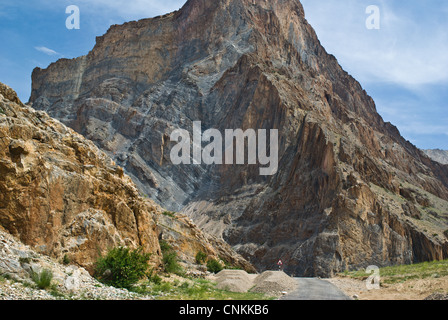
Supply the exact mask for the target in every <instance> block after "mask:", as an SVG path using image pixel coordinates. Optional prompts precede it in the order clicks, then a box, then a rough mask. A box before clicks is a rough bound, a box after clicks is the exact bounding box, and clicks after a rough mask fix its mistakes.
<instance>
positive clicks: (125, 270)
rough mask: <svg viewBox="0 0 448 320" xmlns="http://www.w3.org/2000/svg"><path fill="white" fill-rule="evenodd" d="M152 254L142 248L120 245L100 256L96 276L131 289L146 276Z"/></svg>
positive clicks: (118, 286)
mask: <svg viewBox="0 0 448 320" xmlns="http://www.w3.org/2000/svg"><path fill="white" fill-rule="evenodd" d="M149 257H150V254H149V253H142V249H141V248H139V249H135V250H130V249H129V248H124V247H118V248H114V249H112V250H110V251H109V252H108V253H107V255H106V256H105V257H102V256H101V257H100V258H99V259H98V260H97V262H96V264H95V278H96V279H97V280H98V281H100V282H102V283H104V284H106V285H110V286H113V287H116V288H125V289H130V288H132V286H133V285H134V284H136V283H137V282H138V281H139V280H140V279H142V278H143V277H145V276H146V272H147V271H148V267H149V264H148V260H149Z"/></svg>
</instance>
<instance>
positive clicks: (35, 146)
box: [0, 83, 253, 273]
mask: <svg viewBox="0 0 448 320" xmlns="http://www.w3.org/2000/svg"><path fill="white" fill-rule="evenodd" d="M0 145H1V147H0V155H1V157H0V159H1V160H0V230H4V231H7V232H8V233H10V234H11V235H13V236H14V237H16V238H17V239H19V240H20V241H22V242H23V243H24V244H26V245H29V246H30V247H32V248H34V250H36V251H37V252H38V253H40V254H44V255H47V256H50V257H53V258H55V259H57V260H59V261H60V260H61V259H62V258H64V257H65V258H66V259H68V260H69V261H71V262H72V263H73V264H75V265H78V266H80V267H84V268H85V269H87V270H88V271H90V272H91V271H92V269H93V263H94V262H95V261H96V259H97V258H98V256H99V254H100V253H102V254H104V253H105V252H106V251H107V250H109V249H110V248H113V247H117V246H126V247H131V248H136V247H142V248H143V250H144V251H145V252H148V253H152V255H151V259H152V265H153V267H156V268H157V267H158V266H159V264H160V261H161V251H160V246H159V239H164V240H166V241H168V242H170V243H171V244H173V245H174V244H175V245H176V246H175V249H177V250H178V252H179V254H180V253H181V255H180V258H181V260H182V261H183V262H184V263H187V264H189V265H191V266H192V265H193V264H194V262H195V255H196V254H197V253H198V252H199V251H202V252H204V253H206V254H208V255H209V256H210V257H214V258H216V259H219V258H223V259H225V260H226V261H229V262H231V263H233V264H234V265H238V266H240V267H242V268H245V269H247V270H253V267H252V266H251V265H250V264H249V263H247V261H245V260H244V259H242V258H241V257H240V256H238V255H237V254H236V253H235V252H233V251H232V250H231V249H230V248H229V246H228V245H227V244H225V243H223V242H222V241H219V240H216V241H214V240H213V239H212V238H211V237H209V236H205V235H204V234H203V233H202V232H201V231H200V230H199V229H198V228H197V227H196V226H195V225H194V224H193V223H191V222H190V221H189V220H188V219H186V218H183V217H182V216H176V215H174V214H171V215H170V216H166V215H164V214H163V213H164V210H163V209H162V208H161V207H159V206H158V205H156V204H155V203H154V202H153V201H152V200H149V199H144V198H143V197H141V196H140V194H139V191H138V190H137V188H136V186H135V185H134V183H133V182H132V181H131V179H130V178H129V177H128V176H127V175H125V174H124V172H123V169H122V168H121V167H119V166H117V165H116V164H115V163H114V162H113V161H112V160H111V159H110V158H109V157H108V156H107V155H106V154H105V153H103V152H102V151H100V150H99V149H98V148H97V147H96V146H95V145H94V144H93V143H92V142H90V141H88V140H86V139H85V138H84V137H83V136H81V135H79V134H78V133H76V132H74V131H73V130H72V129H69V128H67V127H66V126H65V125H63V124H62V123H60V122H59V121H57V120H54V119H52V118H50V117H49V116H48V115H47V114H46V113H45V112H43V111H35V110H34V109H32V108H30V107H28V106H26V105H23V104H22V103H21V102H20V101H19V99H18V98H17V96H16V93H15V92H14V91H13V90H12V89H10V88H9V87H7V86H5V85H3V84H1V83H0ZM209 238H210V239H209ZM193 267H194V266H193ZM1 270H2V268H1V267H0V271H1ZM0 273H2V272H0Z"/></svg>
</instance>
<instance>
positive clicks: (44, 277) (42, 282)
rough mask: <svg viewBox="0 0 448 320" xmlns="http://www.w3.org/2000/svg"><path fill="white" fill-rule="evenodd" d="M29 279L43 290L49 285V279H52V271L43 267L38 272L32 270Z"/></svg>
mask: <svg viewBox="0 0 448 320" xmlns="http://www.w3.org/2000/svg"><path fill="white" fill-rule="evenodd" d="M31 279H32V280H33V282H34V283H35V284H36V286H37V287H38V288H39V289H41V290H45V289H47V288H50V286H51V281H53V272H51V271H50V270H48V269H44V270H42V271H41V272H39V273H37V272H32V273H31Z"/></svg>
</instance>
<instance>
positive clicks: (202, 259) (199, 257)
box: [196, 251, 207, 264]
mask: <svg viewBox="0 0 448 320" xmlns="http://www.w3.org/2000/svg"><path fill="white" fill-rule="evenodd" d="M206 260H207V254H206V253H204V252H202V251H199V252H198V253H197V254H196V263H197V264H203V263H204V262H205V261H206Z"/></svg>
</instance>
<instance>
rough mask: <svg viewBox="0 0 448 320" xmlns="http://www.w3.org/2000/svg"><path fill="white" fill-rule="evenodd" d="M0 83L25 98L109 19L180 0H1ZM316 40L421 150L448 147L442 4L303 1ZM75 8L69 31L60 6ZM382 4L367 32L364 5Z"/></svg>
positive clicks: (136, 15)
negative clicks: (44, 73)
mask: <svg viewBox="0 0 448 320" xmlns="http://www.w3.org/2000/svg"><path fill="white" fill-rule="evenodd" d="M0 2H1V4H0V39H2V45H1V46H0V81H1V82H4V83H6V84H8V85H9V86H11V87H12V88H14V89H15V90H16V91H17V92H18V94H19V96H20V98H21V99H22V100H23V101H28V98H29V96H30V90H31V72H32V70H33V69H34V68H35V67H36V66H39V67H41V68H46V67H47V66H48V65H49V64H50V63H51V62H54V61H56V60H57V59H59V58H74V57H78V56H80V55H85V54H87V53H88V52H89V50H91V49H92V48H93V46H94V44H95V37H96V36H100V35H102V34H104V33H105V32H106V31H107V29H108V28H109V26H110V25H111V24H121V23H123V22H126V21H130V20H138V19H141V18H148V17H153V16H156V15H160V14H165V13H168V12H171V11H173V10H177V9H179V8H180V7H182V5H183V4H184V2H185V0H164V1H156V0H58V1H56V0H0ZM302 4H303V6H304V8H305V13H306V18H307V20H308V21H309V22H310V24H311V25H312V26H313V27H314V29H315V30H316V32H317V34H318V37H319V39H320V41H321V43H322V45H323V46H324V47H325V48H326V50H327V51H328V52H329V53H331V54H333V55H335V56H336V58H337V59H338V61H339V63H340V64H341V66H342V67H343V68H344V69H345V70H346V71H347V72H349V73H350V74H351V75H352V76H354V77H355V78H356V79H357V80H359V81H360V83H361V84H362V86H363V87H364V89H366V91H367V92H368V93H369V94H370V95H371V96H372V97H373V98H374V100H375V102H376V104H377V109H378V112H379V113H380V114H381V115H382V116H383V118H384V119H385V120H386V121H390V122H392V123H393V124H395V125H396V126H397V127H398V129H399V130H400V132H401V133H402V135H403V136H404V137H405V138H406V139H408V140H410V141H411V142H412V143H414V144H415V145H416V146H417V147H420V148H423V149H425V148H441V149H448V90H447V89H448V1H446V0H425V1H423V0H409V1H403V0H344V1H340V0H339V1H337V0H302ZM69 5H77V6H78V7H79V9H80V17H81V28H80V29H79V30H68V29H67V28H66V27H65V21H66V19H67V17H68V14H66V13H65V10H66V7H67V6H69ZM369 5H376V6H377V7H378V8H379V9H380V29H379V30H369V29H367V28H366V26H365V21H366V19H367V18H368V16H369V14H366V8H367V6H369Z"/></svg>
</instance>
